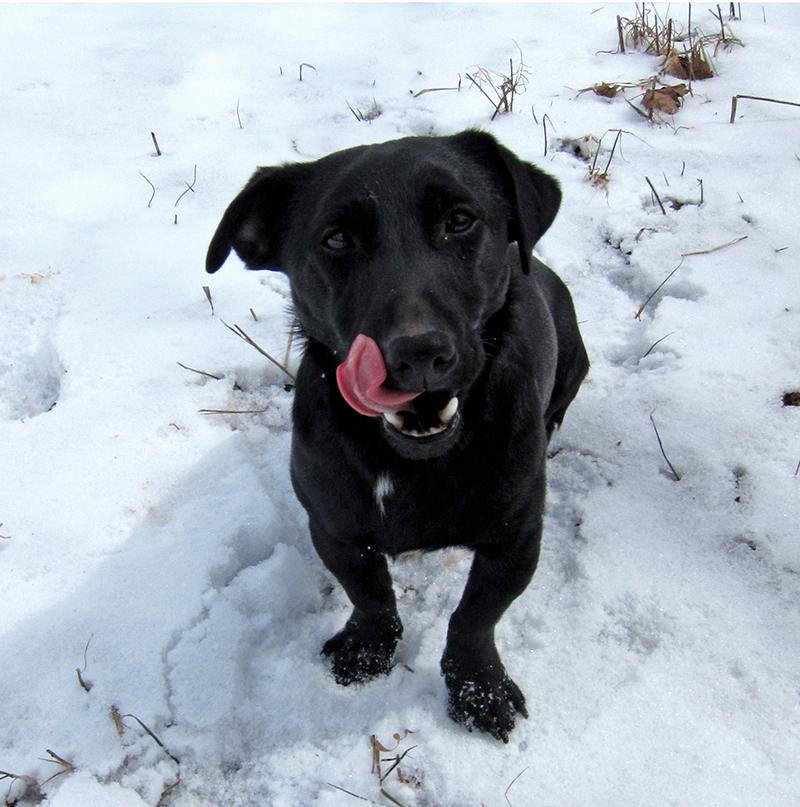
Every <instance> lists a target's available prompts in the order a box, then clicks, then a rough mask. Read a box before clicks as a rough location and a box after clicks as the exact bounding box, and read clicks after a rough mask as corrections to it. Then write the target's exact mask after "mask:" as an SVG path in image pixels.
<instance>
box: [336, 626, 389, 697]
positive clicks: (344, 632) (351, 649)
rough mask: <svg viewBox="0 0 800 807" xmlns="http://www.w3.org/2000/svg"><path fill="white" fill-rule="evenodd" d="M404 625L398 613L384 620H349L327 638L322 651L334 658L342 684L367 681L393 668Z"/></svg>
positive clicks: (337, 677)
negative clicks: (395, 652) (333, 634)
mask: <svg viewBox="0 0 800 807" xmlns="http://www.w3.org/2000/svg"><path fill="white" fill-rule="evenodd" d="M402 635H403V626H402V625H401V623H400V618H399V617H398V616H397V615H390V616H386V617H384V618H383V619H382V620H370V621H364V620H359V619H358V618H357V617H353V616H351V617H350V619H349V620H348V621H347V624H346V625H345V626H344V627H343V628H342V629H341V630H340V631H339V632H338V633H337V634H336V635H335V636H333V637H332V638H330V639H328V641H327V642H325V645H324V646H323V648H322V655H323V656H327V657H328V658H330V659H331V662H332V666H331V671H332V672H333V677H334V678H335V679H336V683H337V684H340V685H341V686H349V685H350V684H363V683H365V682H367V681H370V680H371V679H373V678H377V677H378V676H380V675H388V674H389V673H390V672H391V671H392V667H393V666H394V665H393V660H394V651H395V649H396V647H397V643H398V641H399V640H400V637H401V636H402Z"/></svg>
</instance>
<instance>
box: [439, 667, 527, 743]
mask: <svg viewBox="0 0 800 807" xmlns="http://www.w3.org/2000/svg"><path fill="white" fill-rule="evenodd" d="M442 675H444V680H445V684H446V685H447V695H448V703H447V713H448V714H449V715H450V717H451V718H452V719H453V720H455V722H456V723H461V724H462V725H464V726H466V727H467V729H468V730H469V731H472V729H473V728H476V729H478V730H480V731H485V732H486V733H487V734H491V735H492V736H493V737H495V738H496V739H498V740H502V741H503V742H504V743H507V742H508V739H509V736H510V734H511V731H512V730H513V729H514V724H515V723H516V718H517V715H518V714H520V715H522V716H523V717H525V718H527V717H528V711H527V709H526V708H525V696H524V695H523V694H522V690H521V689H520V688H519V687H518V686H517V685H516V684H515V683H514V682H513V681H512V680H511V678H510V677H509V675H508V673H507V672H506V670H505V667H504V666H503V664H502V662H501V661H500V658H499V656H498V658H497V661H492V662H490V663H485V664H480V663H474V664H473V663H470V664H464V663H458V662H454V661H452V660H448V659H447V658H444V659H442Z"/></svg>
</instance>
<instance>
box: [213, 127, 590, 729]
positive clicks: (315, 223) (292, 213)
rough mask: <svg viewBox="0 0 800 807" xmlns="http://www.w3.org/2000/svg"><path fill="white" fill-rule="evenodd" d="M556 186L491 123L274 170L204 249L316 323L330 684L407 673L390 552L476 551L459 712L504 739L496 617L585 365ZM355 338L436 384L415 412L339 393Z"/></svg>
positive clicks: (306, 370) (308, 467) (457, 633)
mask: <svg viewBox="0 0 800 807" xmlns="http://www.w3.org/2000/svg"><path fill="white" fill-rule="evenodd" d="M560 201H561V192H560V190H559V187H558V185H557V183H556V181H555V180H554V179H552V178H551V177H550V176H548V175H547V174H545V173H543V172H541V171H540V170H539V169H537V168H536V167H534V166H533V165H530V164H528V163H525V162H523V161H521V160H520V159H518V158H517V157H516V156H515V155H514V154H512V153H511V152H510V151H509V150H507V149H506V148H504V147H503V146H501V145H499V144H498V143H497V142H496V141H495V140H494V138H492V137H491V136H490V135H488V134H485V133H482V132H478V131H467V132H463V133H461V134H458V135H454V136H452V137H412V138H406V139H402V140H396V141H393V142H389V143H384V144H382V145H375V146H363V147H358V148H352V149H348V150H346V151H341V152H338V153H335V154H332V155H330V156H328V157H325V158H323V159H321V160H318V161H316V162H313V163H305V164H295V165H284V166H281V167H274V168H260V169H258V171H257V172H256V173H255V174H254V175H253V177H252V178H251V179H250V181H249V183H248V184H247V185H246V186H245V188H244V189H243V190H242V192H241V193H240V194H239V195H238V196H237V197H236V198H235V199H234V200H233V202H232V203H231V205H230V206H229V207H228V209H227V211H226V213H225V215H224V217H223V218H222V221H221V222H220V224H219V227H218V229H217V231H216V234H215V235H214V238H213V240H212V242H211V245H210V247H209V250H208V257H207V264H206V268H207V271H209V272H215V271H216V270H217V269H219V267H220V266H221V265H222V264H223V263H224V262H225V259H226V258H227V256H228V254H229V252H230V250H231V248H233V249H235V250H236V252H237V253H238V254H239V256H240V257H241V258H242V260H243V261H244V262H245V264H246V265H247V266H248V267H249V268H250V269H273V270H278V271H282V272H285V273H286V274H287V275H288V277H289V280H290V283H291V289H292V299H293V305H294V310H295V312H296V316H297V319H298V320H299V324H300V328H301V330H302V333H303V334H304V335H305V339H306V342H305V349H304V354H303V359H302V362H301V364H300V369H299V371H298V376H297V386H296V389H295V401H294V412H293V418H294V433H293V443H292V480H293V483H294V488H295V491H296V493H297V496H298V498H299V499H300V501H301V502H302V504H303V506H304V507H305V509H306V510H307V511H308V517H309V523H310V529H311V536H312V539H313V541H314V545H315V547H316V549H317V551H318V552H319V555H320V557H321V558H322V560H323V562H324V563H325V565H326V566H327V567H328V569H329V570H330V571H331V572H332V573H333V574H334V575H335V576H336V578H337V579H338V580H339V582H340V583H341V584H342V586H343V587H344V589H345V591H346V592H347V595H348V596H349V598H350V600H351V601H352V603H353V611H352V614H351V616H350V618H349V620H348V621H347V624H346V625H345V626H344V628H343V629H342V630H341V631H340V632H339V633H337V634H336V635H335V636H334V637H333V638H332V639H330V640H329V641H328V642H327V643H326V644H325V646H324V648H323V653H324V654H325V655H327V656H330V657H331V659H332V664H333V674H334V676H335V678H336V680H337V681H338V682H339V683H340V684H345V685H346V684H350V683H354V682H361V681H365V680H367V679H369V678H372V677H374V676H376V675H381V674H385V673H388V672H389V671H390V669H391V667H392V659H393V656H394V652H395V648H396V645H397V643H398V641H399V639H400V638H401V636H402V632H403V628H402V624H401V622H400V618H399V616H398V613H397V606H396V603H395V596H394V593H393V590H392V581H391V577H390V575H389V571H388V566H387V563H386V555H389V556H396V555H399V554H400V553H402V552H406V551H408V550H433V549H440V548H443V547H449V546H462V547H468V548H470V549H473V550H474V560H473V563H472V568H471V571H470V574H469V579H468V581H467V585H466V589H465V591H464V594H463V597H462V599H461V602H460V604H459V606H458V608H456V610H455V612H454V613H453V615H452V617H451V619H450V627H449V630H448V635H447V644H446V647H445V650H444V655H443V657H442V662H441V669H442V674H443V675H444V677H445V682H446V685H447V690H448V695H449V713H450V716H451V717H452V718H453V719H454V720H456V721H458V722H460V723H464V724H466V725H467V726H468V727H470V728H472V726H475V727H476V728H479V729H482V730H484V731H487V732H489V733H491V734H492V735H494V736H495V737H497V738H499V739H502V740H504V741H506V742H507V741H508V735H509V732H510V731H511V729H513V727H514V722H515V716H516V713H520V714H522V715H523V716H526V717H527V712H526V709H525V698H524V696H523V694H522V692H521V691H520V689H519V687H518V686H517V685H516V684H515V683H514V682H513V681H512V680H511V678H510V677H509V675H508V674H507V673H506V670H505V668H504V666H503V664H502V662H501V661H500V656H499V654H498V652H497V649H496V647H495V642H494V629H495V625H496V624H497V622H498V621H499V619H500V617H501V616H502V615H503V613H504V611H505V610H506V609H507V608H508V606H509V605H510V604H511V602H512V601H513V600H514V599H515V598H516V597H517V596H518V595H519V594H521V593H522V591H523V590H524V589H525V587H526V586H527V585H528V583H529V582H530V580H531V577H532V576H533V573H534V570H535V568H536V563H537V560H538V556H539V542H540V537H541V531H542V513H543V509H544V500H545V453H546V448H547V443H548V440H549V438H550V435H551V434H552V431H553V429H554V427H555V426H556V425H560V423H561V420H562V418H563V416H564V412H565V411H566V409H567V407H568V406H569V404H570V402H571V401H572V399H573V398H574V396H575V394H576V393H577V391H578V388H579V386H580V384H581V382H582V380H583V378H584V376H585V374H586V372H587V369H588V366H589V362H588V359H587V356H586V352H585V350H584V346H583V342H582V340H581V336H580V333H579V330H578V325H577V322H576V319H575V312H574V309H573V306H572V300H571V297H570V294H569V292H568V291H567V288H566V287H565V286H564V284H563V283H562V282H561V280H560V279H559V278H558V277H557V276H556V275H555V274H554V273H553V272H552V271H551V270H550V269H548V268H547V267H546V266H544V265H543V264H542V263H540V262H539V261H537V260H536V259H535V258H533V257H532V256H531V250H532V248H533V246H534V244H535V243H536V241H537V240H538V239H539V237H540V236H541V235H542V234H543V233H544V232H545V230H547V228H548V227H549V226H550V224H551V223H552V221H553V219H554V218H555V215H556V212H557V210H558V207H559V204H560ZM517 245H518V246H517ZM358 334H365V335H366V336H369V337H371V338H372V339H374V340H375V341H376V342H377V344H378V345H379V347H380V349H381V353H382V354H383V357H384V359H385V363H386V367H387V372H388V378H387V382H386V383H387V385H388V386H389V387H392V388H395V389H399V390H407V391H414V392H419V391H420V390H421V389H424V390H425V392H424V394H422V395H420V396H419V398H417V399H415V401H414V408H415V409H416V410H417V413H418V414H417V416H416V419H415V418H414V417H413V416H410V415H409V416H402V417H404V418H405V417H408V418H410V419H409V420H405V421H404V422H402V425H399V424H398V420H397V418H395V419H394V425H393V424H392V422H390V420H387V418H386V417H372V418H371V417H366V416H364V415H361V414H359V413H358V412H356V411H355V410H354V409H352V408H351V407H350V406H349V405H348V404H347V403H346V402H345V400H344V398H343V397H342V395H341V393H340V391H339V388H338V387H337V383H336V372H335V371H336V368H337V366H338V365H339V364H340V363H342V362H343V361H344V360H345V358H346V357H347V355H348V351H349V349H350V346H351V344H352V343H353V340H354V339H355V337H356V336H357V335H358ZM454 396H457V397H458V401H459V403H458V410H457V413H456V414H455V415H454V416H453V417H452V418H451V419H450V420H449V422H448V423H447V424H444V423H443V422H442V423H439V417H440V416H439V415H437V412H439V411H440V409H442V407H444V406H445V404H446V403H447V402H448V401H449V400H450V399H451V398H452V397H454ZM431 426H438V428H436V429H433V430H431V428H430V427H431ZM414 432H416V434H415V433H414ZM420 433H422V434H423V436H420Z"/></svg>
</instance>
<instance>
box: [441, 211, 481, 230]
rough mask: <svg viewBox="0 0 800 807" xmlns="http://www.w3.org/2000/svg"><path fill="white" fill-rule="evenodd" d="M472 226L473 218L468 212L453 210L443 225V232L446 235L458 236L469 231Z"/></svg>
mask: <svg viewBox="0 0 800 807" xmlns="http://www.w3.org/2000/svg"><path fill="white" fill-rule="evenodd" d="M473 224H475V216H474V215H473V214H472V213H470V212H469V211H468V210H453V211H451V213H450V215H449V216H448V217H447V221H445V223H444V231H445V233H447V234H450V233H453V234H456V235H458V234H460V233H466V232H467V231H468V230H471V229H472V225H473Z"/></svg>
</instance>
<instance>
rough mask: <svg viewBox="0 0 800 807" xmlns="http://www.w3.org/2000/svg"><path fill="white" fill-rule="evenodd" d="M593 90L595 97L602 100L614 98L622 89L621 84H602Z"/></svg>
mask: <svg viewBox="0 0 800 807" xmlns="http://www.w3.org/2000/svg"><path fill="white" fill-rule="evenodd" d="M592 89H593V90H594V92H595V95H599V96H601V97H602V98H614V97H615V96H616V94H617V93H618V92H619V90H620V87H619V84H606V83H605V82H603V83H602V84H596V85H595V86H594V87H592Z"/></svg>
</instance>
